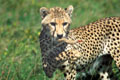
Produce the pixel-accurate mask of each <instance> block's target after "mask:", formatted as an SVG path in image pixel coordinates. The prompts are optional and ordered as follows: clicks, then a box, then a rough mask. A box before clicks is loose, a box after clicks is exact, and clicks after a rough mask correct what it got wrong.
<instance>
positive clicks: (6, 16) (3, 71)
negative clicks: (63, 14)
mask: <svg viewBox="0 0 120 80" xmlns="http://www.w3.org/2000/svg"><path fill="white" fill-rule="evenodd" d="M68 5H73V6H74V13H73V17H72V20H73V22H72V25H71V28H74V27H79V26H82V25H86V24H88V23H90V22H93V21H95V20H97V19H100V18H104V17H110V16H120V0H66V1H65V0H7V1H6V0H0V80H55V79H57V80H61V78H62V76H63V75H62V73H60V72H59V71H56V72H55V73H54V76H53V78H51V79H48V78H47V77H46V76H45V73H44V71H43V70H42V63H41V53H40V47H39V39H38V36H39V34H40V30H41V24H40V23H41V18H40V14H39V8H40V7H42V6H45V7H48V8H50V7H54V6H60V7H63V8H65V7H67V6H68ZM114 66H115V65H114V64H113V67H114ZM113 70H114V72H115V73H116V72H118V71H117V69H116V68H114V69H113ZM56 75H57V77H56ZM116 75H117V76H119V77H120V75H119V74H116Z"/></svg>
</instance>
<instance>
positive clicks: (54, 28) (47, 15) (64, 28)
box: [40, 5, 73, 40]
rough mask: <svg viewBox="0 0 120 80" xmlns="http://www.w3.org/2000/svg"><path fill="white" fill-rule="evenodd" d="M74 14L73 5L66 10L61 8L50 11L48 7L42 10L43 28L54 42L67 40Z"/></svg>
mask: <svg viewBox="0 0 120 80" xmlns="http://www.w3.org/2000/svg"><path fill="white" fill-rule="evenodd" d="M72 12H73V6H71V5H70V6H68V8H66V9H63V8H60V7H54V8H50V9H48V8H46V7H42V8H40V15H41V18H42V21H41V24H42V28H43V29H47V30H46V31H47V33H48V34H49V35H50V36H51V37H52V38H53V40H58V39H60V38H66V37H67V34H68V32H69V26H70V24H71V15H72Z"/></svg>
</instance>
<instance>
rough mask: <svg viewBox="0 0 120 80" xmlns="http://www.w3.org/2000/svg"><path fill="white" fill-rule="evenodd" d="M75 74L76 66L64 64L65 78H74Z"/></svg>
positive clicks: (74, 79) (69, 79)
mask: <svg viewBox="0 0 120 80" xmlns="http://www.w3.org/2000/svg"><path fill="white" fill-rule="evenodd" d="M65 65H66V63H65ZM76 75H77V72H76V66H75V65H73V64H69V65H66V67H65V68H64V77H65V80H76Z"/></svg>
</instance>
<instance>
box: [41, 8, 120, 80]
mask: <svg viewBox="0 0 120 80" xmlns="http://www.w3.org/2000/svg"><path fill="white" fill-rule="evenodd" d="M72 9H73V8H72V7H71V6H70V7H68V8H67V9H66V10H64V9H62V8H60V7H55V8H50V9H47V8H45V7H44V8H41V9H40V12H41V17H42V28H43V29H42V31H41V34H40V48H41V53H42V62H43V69H44V71H45V73H46V75H47V76H48V77H52V75H53V72H54V71H55V70H56V69H60V70H61V71H63V72H64V75H65V79H66V80H75V79H76V74H77V70H80V71H81V70H82V69H84V68H85V67H86V66H88V65H89V64H91V63H93V62H94V61H95V60H96V59H97V58H98V57H100V56H102V55H105V54H110V55H111V57H112V58H113V59H114V60H115V61H116V65H117V67H118V68H119V69H120V17H110V18H104V19H100V20H98V21H95V22H93V23H90V24H88V25H86V26H82V27H78V28H75V29H71V30H69V26H70V24H71V13H72ZM51 21H52V23H51ZM64 22H65V23H64ZM53 26H54V27H53ZM61 34H62V37H64V38H66V39H68V40H82V42H80V43H74V44H68V43H66V42H59V41H58V39H57V38H58V37H59V36H61ZM58 35H59V36H58ZM59 38H61V37H59Z"/></svg>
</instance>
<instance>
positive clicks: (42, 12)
mask: <svg viewBox="0 0 120 80" xmlns="http://www.w3.org/2000/svg"><path fill="white" fill-rule="evenodd" d="M48 13H49V10H48V9H47V8H46V7H41V8H40V15H41V18H42V19H43V18H44V17H45V16H46V15H47V14H48Z"/></svg>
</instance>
